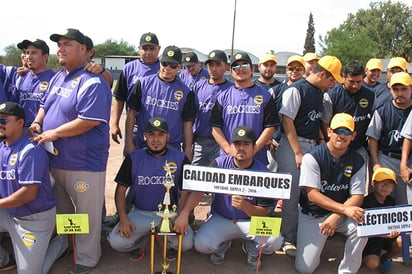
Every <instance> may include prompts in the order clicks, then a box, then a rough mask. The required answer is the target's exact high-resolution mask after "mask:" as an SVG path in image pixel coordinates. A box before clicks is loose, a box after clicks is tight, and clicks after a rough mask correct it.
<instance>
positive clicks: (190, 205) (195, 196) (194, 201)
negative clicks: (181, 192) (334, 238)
mask: <svg viewBox="0 0 412 274" xmlns="http://www.w3.org/2000/svg"><path fill="white" fill-rule="evenodd" d="M203 195H204V194H203V192H188V195H187V198H186V201H182V200H181V201H180V203H182V202H184V204H183V205H182V204H181V206H182V208H181V209H180V210H179V215H178V216H177V218H176V220H175V222H174V227H173V230H174V231H176V232H177V233H182V234H185V233H186V231H187V227H188V225H189V214H190V212H191V211H192V210H193V209H194V208H195V207H196V206H197V205H198V203H199V202H200V200H201V199H202V197H203Z"/></svg>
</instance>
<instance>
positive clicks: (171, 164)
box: [167, 162, 177, 173]
mask: <svg viewBox="0 0 412 274" xmlns="http://www.w3.org/2000/svg"><path fill="white" fill-rule="evenodd" d="M167 163H168V164H169V168H170V173H175V172H176V170H177V165H176V163H175V162H167Z"/></svg>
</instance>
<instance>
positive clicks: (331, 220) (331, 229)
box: [319, 214, 340, 236]
mask: <svg viewBox="0 0 412 274" xmlns="http://www.w3.org/2000/svg"><path fill="white" fill-rule="evenodd" d="M339 220H340V218H339V216H338V215H336V214H331V215H330V216H329V217H328V218H326V219H325V220H324V221H323V223H322V224H321V225H320V231H319V232H320V234H323V235H326V236H333V234H335V231H336V228H337V227H338V222H339Z"/></svg>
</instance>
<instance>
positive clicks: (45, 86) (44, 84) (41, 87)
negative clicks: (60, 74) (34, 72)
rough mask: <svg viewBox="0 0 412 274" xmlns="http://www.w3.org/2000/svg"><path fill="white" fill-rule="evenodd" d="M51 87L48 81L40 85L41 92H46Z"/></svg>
mask: <svg viewBox="0 0 412 274" xmlns="http://www.w3.org/2000/svg"><path fill="white" fill-rule="evenodd" d="M48 86H49V82H47V81H43V82H41V83H40V84H39V89H40V90H41V91H45V90H46V89H47V87H48Z"/></svg>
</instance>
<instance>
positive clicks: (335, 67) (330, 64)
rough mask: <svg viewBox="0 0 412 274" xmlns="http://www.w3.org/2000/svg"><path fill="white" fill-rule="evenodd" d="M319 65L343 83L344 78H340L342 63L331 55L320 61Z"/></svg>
mask: <svg viewBox="0 0 412 274" xmlns="http://www.w3.org/2000/svg"><path fill="white" fill-rule="evenodd" d="M318 65H319V66H321V67H322V68H324V69H325V70H327V71H328V72H330V74H332V76H333V78H335V80H336V81H337V82H338V83H343V78H342V76H340V70H341V69H342V63H341V62H340V61H339V59H338V58H336V57H335V56H331V55H326V56H323V57H322V58H320V59H319V61H318Z"/></svg>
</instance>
